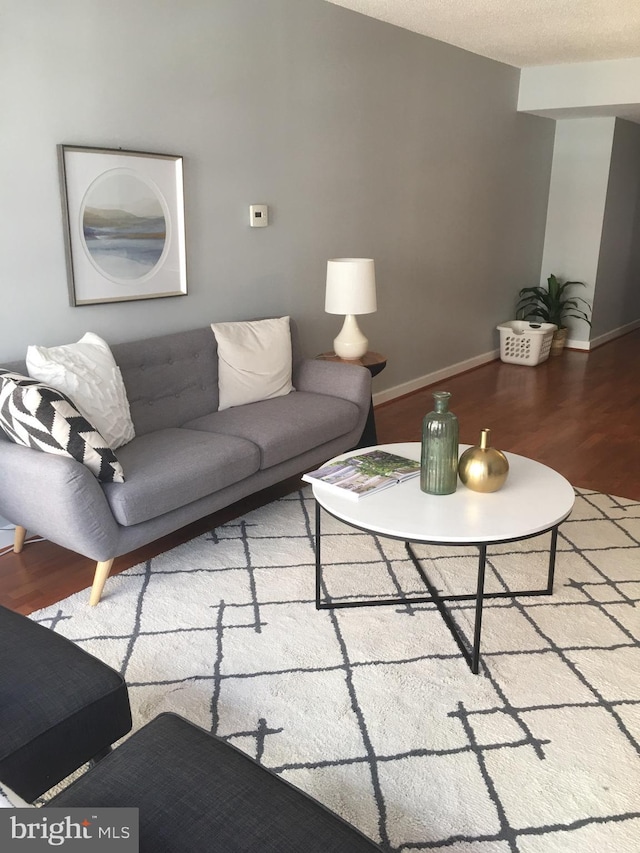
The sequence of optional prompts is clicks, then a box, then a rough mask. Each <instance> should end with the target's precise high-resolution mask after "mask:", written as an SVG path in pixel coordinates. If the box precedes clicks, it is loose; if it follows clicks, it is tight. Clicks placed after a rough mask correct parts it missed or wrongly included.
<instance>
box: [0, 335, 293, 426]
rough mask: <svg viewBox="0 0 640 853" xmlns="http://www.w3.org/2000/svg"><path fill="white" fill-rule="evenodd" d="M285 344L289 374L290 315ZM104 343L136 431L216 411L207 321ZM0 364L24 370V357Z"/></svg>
mask: <svg viewBox="0 0 640 853" xmlns="http://www.w3.org/2000/svg"><path fill="white" fill-rule="evenodd" d="M291 345H292V355H293V367H294V376H295V366H296V364H297V363H298V362H299V361H300V358H301V352H300V345H299V341H298V332H297V328H296V324H295V322H294V321H293V320H291ZM110 347H111V352H112V353H113V357H114V358H115V360H116V363H117V365H118V367H119V368H120V370H121V372H122V378H123V379H124V384H125V387H126V389H127V397H128V398H129V408H130V410H131V417H132V419H133V424H134V427H135V430H136V435H145V433H148V432H154V431H155V430H157V429H166V428H169V427H179V426H182V424H184V423H186V422H187V421H190V420H194V419H195V418H200V417H202V416H203V415H208V414H210V413H211V412H215V411H216V410H217V408H218V348H217V345H216V339H215V335H214V334H213V332H212V331H211V327H210V326H207V327H205V328H203V329H191V330H189V331H186V332H174V333H172V334H169V335H160V336H157V337H154V338H145V339H143V340H139V341H129V342H126V343H121V344H110ZM4 366H5V367H8V368H9V369H10V370H15V371H17V372H18V373H23V374H26V365H25V363H24V361H19V362H17V361H15V362H12V363H11V364H8V365H4ZM294 382H295V380H294ZM0 432H1V430H0Z"/></svg>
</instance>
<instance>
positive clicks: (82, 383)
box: [27, 332, 135, 450]
mask: <svg viewBox="0 0 640 853" xmlns="http://www.w3.org/2000/svg"><path fill="white" fill-rule="evenodd" d="M27 368H28V370H29V376H31V377H32V378H33V379H37V380H39V381H40V382H46V383H47V384H48V385H51V386H52V387H53V388H55V389H56V390H58V391H62V393H63V394H66V395H67V397H70V398H71V400H73V402H74V403H75V405H76V407H77V408H78V410H79V411H80V413H81V414H82V415H83V416H84V417H85V418H86V419H87V420H88V421H89V422H90V423H92V424H93V425H94V426H95V428H96V429H97V430H98V432H99V433H100V435H102V437H103V438H104V439H105V441H106V442H107V444H108V445H109V447H110V448H111V449H112V450H115V449H116V448H117V447H120V446H121V445H123V444H126V443H127V442H128V441H131V439H132V438H134V437H135V430H134V427H133V421H132V420H131V412H130V411H129V400H128V399H127V392H126V390H125V387H124V382H123V380H122V374H121V373H120V368H119V367H118V365H117V364H116V362H115V359H114V357H113V355H112V353H111V350H110V349H109V345H108V344H107V342H106V341H103V340H102V338H100V337H98V335H94V334H93V332H87V334H86V335H84V336H83V337H82V338H80V340H79V341H78V343H76V344H66V345H64V346H59V347H37V346H30V347H28V348H27Z"/></svg>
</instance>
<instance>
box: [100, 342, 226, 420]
mask: <svg viewBox="0 0 640 853" xmlns="http://www.w3.org/2000/svg"><path fill="white" fill-rule="evenodd" d="M111 352H112V353H113V356H114V358H115V360H116V363H117V365H118V367H119V368H120V371H121V372H122V378H123V379H124V384H125V388H126V389H127V397H128V399H129V408H130V410H131V417H132V419H133V424H134V426H135V430H136V435H145V434H146V433H149V432H154V431H155V430H157V429H167V428H170V427H179V426H182V424H183V423H185V421H188V420H191V419H192V418H197V417H201V416H203V415H207V414H209V413H210V412H215V411H216V409H217V408H218V356H217V352H216V340H215V337H214V335H213V332H212V331H211V329H210V328H209V327H207V328H204V329H193V330H190V331H188V332H176V333H174V334H170V335H161V336H159V337H155V338H147V339H146V340H141V341H131V342H129V343H123V344H113V345H112V346H111Z"/></svg>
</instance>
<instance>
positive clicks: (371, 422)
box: [316, 350, 387, 448]
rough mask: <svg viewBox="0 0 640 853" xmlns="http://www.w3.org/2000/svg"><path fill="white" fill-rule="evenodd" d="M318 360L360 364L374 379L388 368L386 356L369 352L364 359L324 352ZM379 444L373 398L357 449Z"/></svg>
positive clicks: (318, 356)
mask: <svg viewBox="0 0 640 853" xmlns="http://www.w3.org/2000/svg"><path fill="white" fill-rule="evenodd" d="M316 358H318V359H320V360H322V361H340V362H342V363H343V364H360V365H362V367H366V368H367V370H368V371H369V373H370V374H371V376H372V377H374V376H377V375H378V374H379V373H382V371H383V370H384V369H385V367H386V366H387V357H386V355H381V354H380V353H379V352H372V351H371V350H369V351H368V352H366V353H365V354H364V355H363V356H362V358H340V356H339V355H336V354H335V352H323V353H321V354H320V355H317V356H316ZM377 443H378V438H377V434H376V420H375V414H374V411H373V398H372V399H371V401H370V403H369V414H368V415H367V422H366V424H365V425H364V430H363V431H362V435H361V436H360V441H359V442H358V444H357V445H356V447H357V448H360V447H372V446H373V445H374V444H377Z"/></svg>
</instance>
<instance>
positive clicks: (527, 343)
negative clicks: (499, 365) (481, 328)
mask: <svg viewBox="0 0 640 853" xmlns="http://www.w3.org/2000/svg"><path fill="white" fill-rule="evenodd" d="M496 328H497V329H498V331H499V332H500V360H501V361H506V362H508V363H509V364H528V365H531V366H533V365H534V364H540V363H541V362H542V361H546V360H547V359H548V358H549V350H550V349H551V340H552V338H553V333H554V332H555V330H556V328H557V326H554V325H553V323H529V322H528V321H527V320H509V321H508V322H507V323H501V324H500V325H499V326H497V327H496Z"/></svg>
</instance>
